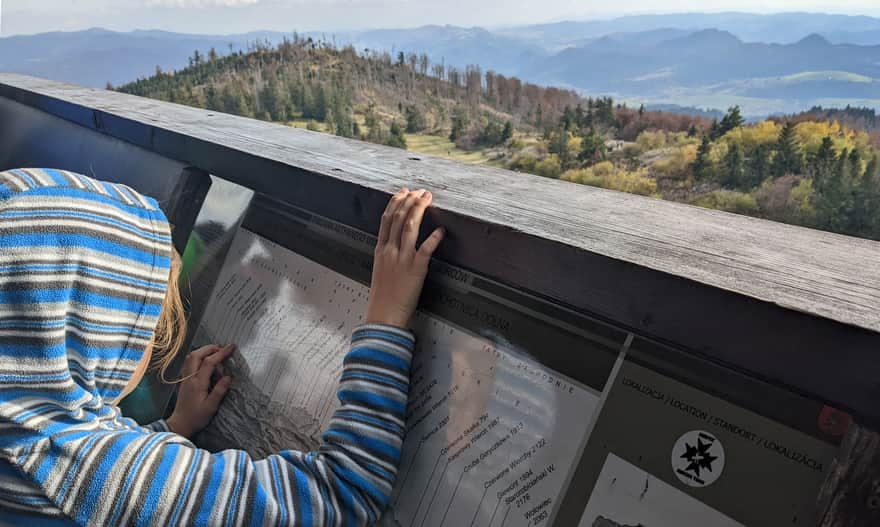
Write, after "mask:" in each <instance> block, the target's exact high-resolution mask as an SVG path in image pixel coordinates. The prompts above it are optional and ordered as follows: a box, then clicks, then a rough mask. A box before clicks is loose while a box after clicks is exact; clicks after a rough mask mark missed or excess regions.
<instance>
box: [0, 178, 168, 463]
mask: <svg viewBox="0 0 880 527" xmlns="http://www.w3.org/2000/svg"><path fill="white" fill-rule="evenodd" d="M174 262H175V258H174V257H173V251H172V246H171V236H170V228H169V225H168V221H167V220H166V218H165V215H164V214H163V213H162V211H161V210H160V208H159V206H158V204H157V203H156V201H155V200H153V199H151V198H148V197H145V196H142V195H140V194H138V193H137V192H135V191H134V190H132V189H130V188H128V187H126V186H124V185H119V184H112V183H104V182H100V181H97V180H94V179H91V178H88V177H85V176H81V175H77V174H72V173H69V172H64V171H59V170H35V169H29V170H13V171H8V172H0V424H2V425H3V426H2V427H3V428H5V429H6V430H9V431H10V432H11V433H9V434H0V447H2V449H3V450H4V451H6V453H9V450H8V449H9V448H14V447H16V446H19V447H24V446H26V445H27V444H29V443H31V442H32V441H33V440H34V439H36V438H35V437H34V434H36V435H41V434H42V433H47V434H48V433H51V432H50V431H49V430H48V428H51V427H53V426H58V423H59V417H58V416H59V415H63V416H64V418H63V419H61V421H63V422H65V424H66V425H67V426H70V425H73V424H75V422H90V421H93V420H95V418H96V417H98V418H101V417H103V416H105V415H106V414H108V413H115V409H113V408H112V405H110V404H108V403H114V402H115V401H117V400H118V399H119V398H120V396H121V395H122V393H123V390H124V389H125V388H126V386H128V385H129V383H130V382H132V379H133V375H134V373H135V371H136V370H137V369H138V366H139V364H140V363H141V361H142V359H144V357H145V352H147V351H148V347H150V346H151V344H152V342H153V341H154V340H155V345H156V347H157V348H160V349H157V351H159V352H161V351H164V350H171V349H174V347H175V346H176V345H177V344H178V340H177V339H176V338H175V337H174V336H173V335H178V332H176V331H174V330H173V329H174V326H175V325H179V324H180V321H181V320H182V310H181V308H180V301H179V297H178V295H177V294H176V287H172V288H171V289H172V291H170V293H169V294H168V295H167V296H168V300H167V301H166V292H168V291H169V275H170V273H171V270H172V265H174ZM163 306H165V308H164V314H163ZM156 355H159V359H160V360H161V359H162V357H163V356H162V353H157V354H156ZM164 357H165V358H167V357H168V354H167V353H165V354H164ZM10 428H12V430H10Z"/></svg>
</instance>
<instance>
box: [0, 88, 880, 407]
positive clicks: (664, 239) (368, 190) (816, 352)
mask: <svg viewBox="0 0 880 527" xmlns="http://www.w3.org/2000/svg"><path fill="white" fill-rule="evenodd" d="M0 96H2V97H8V98H11V99H14V100H17V101H20V102H23V103H25V104H28V105H31V106H33V107H36V108H39V109H41V110H43V111H46V112H50V113H52V114H54V115H58V116H61V117H63V118H65V119H68V120H70V121H73V122H76V123H78V124H80V125H82V126H85V127H87V128H90V129H93V130H97V131H100V132H102V133H105V134H108V135H112V136H114V137H117V138H120V139H124V140H126V141H129V142H131V143H134V144H137V145H139V146H142V147H144V148H146V149H149V150H152V151H154V152H157V153H159V154H161V155H163V156H166V157H169V158H172V159H176V160H179V161H181V162H184V163H187V164H191V165H193V166H197V167H199V168H201V169H203V170H206V171H208V172H210V173H213V174H215V175H218V176H221V177H223V178H225V179H229V180H231V181H234V182H236V183H239V184H241V185H244V186H247V187H249V188H252V189H254V190H256V191H258V192H262V193H265V194H268V195H271V196H274V197H276V198H278V199H282V200H285V201H288V202H290V203H292V204H294V205H297V206H301V207H304V208H307V209H310V210H313V211H315V212H316V213H318V214H322V215H324V216H327V217H330V218H332V219H334V220H337V221H341V222H343V223H347V224H349V225H352V226H353V227H356V228H360V229H363V230H367V231H370V232H376V230H377V227H378V217H379V214H380V212H381V210H382V208H383V207H384V204H385V201H386V200H387V196H388V194H389V193H390V192H393V191H394V190H395V189H397V188H398V187H400V186H404V185H406V186H409V187H410V188H414V187H425V188H428V189H430V190H431V191H432V192H434V194H435V196H436V202H437V207H436V208H435V209H434V210H432V211H431V215H430V218H429V221H428V222H427V223H428V225H427V228H430V227H431V226H432V225H434V224H437V223H442V224H444V225H445V226H447V227H448V229H449V231H450V237H449V239H448V240H447V241H446V242H445V243H444V245H443V247H442V248H441V251H440V253H439V256H440V257H441V258H442V259H444V260H447V261H449V262H450V263H454V264H456V265H459V266H461V267H464V268H468V269H472V270H474V271H476V272H478V273H481V274H484V275H487V276H490V277H492V278H495V279H497V280H499V281H501V282H505V283H508V284H511V285H513V286H516V287H519V288H522V289H527V290H530V291H533V292H535V293H537V294H540V295H544V296H547V297H549V298H552V299H553V300H555V301H557V302H560V303H563V304H565V305H568V306H571V307H573V308H576V309H578V310H581V311H584V312H588V313H591V314H593V315H596V316H600V317H603V318H606V319H608V320H611V321H614V322H615V323H617V324H620V325H622V326H625V327H627V328H631V329H633V330H635V331H637V332H639V333H642V334H645V335H649V336H652V337H654V338H657V339H660V340H663V341H665V342H670V343H674V344H675V345H677V346H680V347H684V348H687V349H689V350H691V351H692V352H694V353H697V354H699V355H700V356H702V357H703V358H706V359H709V360H712V361H715V362H721V363H723V364H725V365H728V366H730V367H733V368H736V369H739V370H742V371H745V372H748V373H749V374H751V375H754V376H757V377H759V378H762V379H765V380H768V381H770V382H773V383H774V384H777V385H780V384H781V385H785V386H788V387H790V388H792V389H794V390H796V391H798V392H801V393H806V394H808V395H810V396H812V397H815V398H818V399H821V400H823V401H828V402H831V403H834V404H835V405H836V406H839V407H841V408H843V409H846V410H849V411H851V412H853V413H855V414H856V415H859V416H863V417H865V418H870V419H877V420H880V406H878V405H877V404H876V401H877V398H878V397H880V361H877V360H876V359H875V354H876V352H877V350H878V349H880V335H878V333H877V332H878V331H880V275H878V273H877V272H876V269H877V262H878V261H880V244H878V243H875V242H870V241H866V240H860V239H855V238H850V237H845V236H838V235H833V234H828V233H821V232H817V231H813V230H809V229H803V228H799V227H792V226H786V225H781V224H776V223H771V222H766V221H762V220H758V219H753V218H747V217H741V216H735V215H732V214H727V213H723V212H717V211H711V210H706V209H700V208H696V207H690V206H686V205H681V204H676V203H670V202H663V201H659V200H654V199H649V198H644V197H640V196H633V195H628V194H622V193H617V192H612V191H605V190H602V189H595V188H591V187H585V186H578V185H572V184H569V183H565V182H561V181H555V180H549V179H544V178H539V177H536V176H530V175H525V174H516V173H512V172H509V171H505V170H499V169H494V168H489V167H476V166H469V165H467V166H466V165H461V164H458V163H455V162H452V161H447V160H442V159H437V158H432V157H429V156H422V155H418V154H413V153H409V152H405V151H401V150H396V149H390V148H386V147H381V146H377V145H371V144H367V143H362V142H359V141H352V140H346V139H342V138H337V137H331V136H327V135H323V134H316V133H312V132H308V131H305V130H296V129H291V128H289V127H285V126H280V125H273V124H269V123H264V122H260V121H255V120H251V119H243V118H239V117H235V116H230V115H224V114H218V113H214V112H209V111H204V110H199V109H194V108H188V107H183V106H179V105H174V104H168V103H162V102H159V101H153V100H148V99H141V98H137V97H132V96H128V95H124V94H119V93H114V92H106V91H102V90H92V89H86V88H79V87H75V86H69V85H64V84H60V83H55V82H50V81H44V80H40V79H33V78H29V77H22V76H17V75H0Z"/></svg>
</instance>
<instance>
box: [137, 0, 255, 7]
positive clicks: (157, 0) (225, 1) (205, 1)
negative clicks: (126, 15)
mask: <svg viewBox="0 0 880 527" xmlns="http://www.w3.org/2000/svg"><path fill="white" fill-rule="evenodd" d="M259 2H260V0H152V1H151V2H150V3H151V4H152V5H156V6H170V7H217V6H222V7H235V6H246V5H253V4H256V3H259Z"/></svg>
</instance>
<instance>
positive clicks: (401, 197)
mask: <svg viewBox="0 0 880 527" xmlns="http://www.w3.org/2000/svg"><path fill="white" fill-rule="evenodd" d="M432 199H433V196H431V193H430V192H426V191H424V190H418V191H413V192H410V191H409V190H407V189H401V191H400V192H398V193H397V194H395V195H394V197H392V198H391V201H390V202H389V203H388V207H387V208H386V209H385V213H384V214H383V215H382V225H381V227H379V241H378V243H376V252H375V258H374V260H373V280H372V285H371V286H370V302H369V304H368V306H367V320H366V321H367V323H370V324H387V325H390V326H397V327H402V328H405V327H406V326H407V325H408V324H409V319H410V317H412V314H413V313H414V312H415V310H416V305H417V304H418V302H419V295H421V293H422V285H423V284H424V283H425V275H426V274H428V262H429V261H430V260H431V255H432V254H434V251H435V250H436V249H437V246H439V245H440V242H441V241H442V240H443V235H444V234H445V231H444V230H443V229H442V228H439V229H437V230H435V231H434V232H433V233H431V236H429V237H428V239H427V240H425V241H424V242H423V243H422V246H421V247H420V248H419V249H418V250H416V239H417V238H418V235H419V227H421V225H422V217H423V216H424V214H425V209H427V208H428V206H429V205H430V204H431V200H432Z"/></svg>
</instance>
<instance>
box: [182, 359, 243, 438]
mask: <svg viewBox="0 0 880 527" xmlns="http://www.w3.org/2000/svg"><path fill="white" fill-rule="evenodd" d="M233 351H235V345H233V344H230V345H229V346H226V347H222V346H219V345H217V344H212V345H210V346H204V347H201V348H199V349H197V350H195V351H193V352H192V353H190V354H189V356H188V357H187V358H186V361H185V362H184V363H183V376H184V379H185V380H184V381H183V382H181V383H180V388H179V389H178V391H177V404H176V405H175V406H174V412H173V413H172V414H171V417H169V418H168V419H167V420H166V421H165V423H166V424H167V425H168V428H170V429H171V431H172V432H174V433H176V434H180V435H182V436H184V437H192V436H194V435H195V434H196V433H197V432H198V431H199V430H201V429H202V428H204V427H206V426H208V423H209V422H211V419H212V418H213V417H214V414H216V413H217V409H218V408H220V403H221V402H222V401H223V396H225V395H226V392H227V391H229V386H230V385H231V384H232V377H230V376H228V375H227V376H224V377H222V378H220V380H219V381H217V384H215V385H214V388H213V389H212V388H211V376H212V375H213V374H214V369H215V368H216V367H217V366H219V365H220V363H221V362H223V361H224V360H225V359H226V357H228V356H229V355H231V354H232V352H233Z"/></svg>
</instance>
